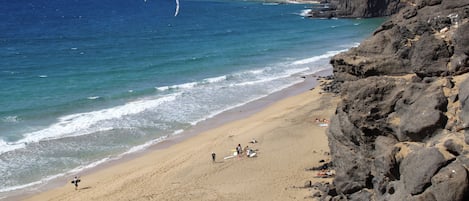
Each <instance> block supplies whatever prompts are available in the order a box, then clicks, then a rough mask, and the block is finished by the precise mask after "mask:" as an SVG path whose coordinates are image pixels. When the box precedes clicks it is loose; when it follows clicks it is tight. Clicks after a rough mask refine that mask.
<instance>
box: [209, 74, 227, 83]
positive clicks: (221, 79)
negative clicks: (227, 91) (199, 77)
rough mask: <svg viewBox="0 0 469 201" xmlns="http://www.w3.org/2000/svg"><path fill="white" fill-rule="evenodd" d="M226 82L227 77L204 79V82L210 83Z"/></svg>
mask: <svg viewBox="0 0 469 201" xmlns="http://www.w3.org/2000/svg"><path fill="white" fill-rule="evenodd" d="M225 80H226V75H223V76H218V77H212V78H206V79H204V81H205V82H208V83H216V82H222V81H225Z"/></svg>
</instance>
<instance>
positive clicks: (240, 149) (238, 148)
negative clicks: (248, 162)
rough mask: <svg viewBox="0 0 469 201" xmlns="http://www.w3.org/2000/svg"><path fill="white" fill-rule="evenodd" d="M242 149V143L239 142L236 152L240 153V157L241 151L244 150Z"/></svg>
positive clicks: (239, 155)
mask: <svg viewBox="0 0 469 201" xmlns="http://www.w3.org/2000/svg"><path fill="white" fill-rule="evenodd" d="M242 149H243V148H241V144H238V146H237V147H236V153H237V155H238V158H239V157H241V153H242V152H243V150H242Z"/></svg>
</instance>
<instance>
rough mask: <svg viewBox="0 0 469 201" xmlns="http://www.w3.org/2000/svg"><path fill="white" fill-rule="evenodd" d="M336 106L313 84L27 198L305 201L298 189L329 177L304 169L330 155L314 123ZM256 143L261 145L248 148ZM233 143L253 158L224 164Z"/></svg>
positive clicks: (323, 133) (305, 193) (303, 191)
mask: <svg viewBox="0 0 469 201" xmlns="http://www.w3.org/2000/svg"><path fill="white" fill-rule="evenodd" d="M336 103H337V98H336V97H334V96H333V94H329V93H321V90H320V87H316V88H315V89H314V90H307V91H305V92H303V93H301V94H300V95H296V96H292V97H289V98H286V99H282V100H280V101H278V102H275V103H274V104H272V105H270V106H268V107H267V108H265V109H263V110H262V111H259V112H257V113H255V114H253V115H250V116H248V117H245V118H243V119H240V120H236V121H233V122H229V123H226V124H223V125H221V126H219V127H216V128H214V129H210V130H208V131H205V132H202V133H200V134H197V135H195V136H192V137H190V138H188V139H186V140H183V141H182V142H179V143H175V144H173V145H171V146H169V147H167V148H164V149H156V150H152V151H150V152H148V153H146V154H144V155H142V156H139V157H137V158H134V159H131V160H127V161H125V162H122V163H119V164H117V165H112V166H109V167H105V168H101V169H100V170H98V171H94V172H91V173H89V174H86V173H85V174H81V175H80V177H81V180H82V181H81V183H80V185H79V188H78V190H75V189H74V186H73V185H72V184H70V181H67V182H64V183H63V185H62V186H61V187H58V188H55V189H52V190H49V191H46V192H42V193H39V194H37V195H34V196H33V197H29V198H27V199H26V200H60V201H64V200H113V201H114V200H279V201H280V200H282V201H283V200H303V199H304V198H305V197H308V196H310V195H311V192H310V190H309V189H306V188H298V187H302V186H303V185H304V183H305V182H306V181H312V182H313V183H314V182H316V181H330V180H331V179H330V178H327V179H324V178H315V176H316V174H317V172H315V171H306V170H305V169H307V168H311V167H314V166H318V165H320V163H319V161H320V160H328V158H329V156H328V145H327V137H326V129H327V127H325V126H320V123H318V122H316V121H315V119H316V118H319V119H322V118H326V119H328V118H329V117H330V116H331V114H333V112H334V109H335V105H336ZM253 138H254V139H256V140H257V141H258V142H257V143H254V144H252V143H249V142H250V141H251V139H253ZM169 144H171V143H169ZM238 144H241V146H242V147H245V146H249V147H250V148H252V149H254V150H256V153H257V157H254V158H248V157H246V156H243V157H241V158H238V157H233V158H230V159H224V157H226V156H230V155H232V154H233V152H234V150H235V147H236V146H237V145H238ZM212 152H215V153H216V161H215V162H212V158H211V153H212ZM71 179H72V178H70V180H71Z"/></svg>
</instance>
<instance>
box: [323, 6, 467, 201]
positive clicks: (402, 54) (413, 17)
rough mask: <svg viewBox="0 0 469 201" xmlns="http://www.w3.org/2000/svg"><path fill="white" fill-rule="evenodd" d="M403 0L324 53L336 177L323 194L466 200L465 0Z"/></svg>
mask: <svg viewBox="0 0 469 201" xmlns="http://www.w3.org/2000/svg"><path fill="white" fill-rule="evenodd" d="M357 2H358V1H357ZM407 4H408V5H407V6H406V7H405V8H403V9H401V10H400V12H399V13H397V14H396V15H394V16H393V17H392V18H390V19H389V20H388V21H386V22H385V23H383V24H382V25H381V26H380V27H379V28H378V29H377V30H376V31H375V32H374V34H373V36H372V37H371V38H369V39H367V40H365V41H364V42H362V43H361V44H360V46H358V47H356V48H353V49H351V50H350V51H348V52H344V53H341V54H338V55H336V56H335V57H333V58H332V60H331V64H332V65H333V71H334V76H335V82H336V83H339V84H340V85H341V87H340V96H341V102H340V103H339V104H338V106H337V108H336V112H335V114H334V115H333V117H332V118H331V124H330V127H329V129H328V138H329V147H330V150H331V155H332V160H333V163H334V166H335V169H336V177H335V179H334V182H333V186H328V187H327V188H324V189H326V190H324V192H323V194H321V195H318V196H317V197H319V198H320V200H357V201H358V200H379V201H381V200H388V201H402V200H422V201H423V200H425V201H459V200H461V201H462V200H469V175H468V170H469V73H468V72H469V1H467V0H414V1H407Z"/></svg>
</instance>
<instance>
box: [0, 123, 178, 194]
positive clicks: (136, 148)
mask: <svg viewBox="0 0 469 201" xmlns="http://www.w3.org/2000/svg"><path fill="white" fill-rule="evenodd" d="M182 131H183V130H177V131H175V132H174V133H177V132H182ZM166 138H167V136H162V137H159V138H156V139H154V140H151V141H148V142H146V143H144V144H141V145H138V146H134V147H132V148H130V149H129V150H128V151H126V152H124V153H122V154H119V155H117V156H115V157H110V156H109V157H105V158H103V159H100V160H98V161H95V162H92V163H90V164H87V165H82V166H78V167H76V168H74V169H72V170H69V171H67V172H65V173H59V174H55V175H50V176H47V177H45V178H43V179H41V180H39V181H35V182H31V183H28V184H23V185H17V186H11V187H8V188H3V189H0V193H4V192H9V191H15V190H20V189H25V188H29V187H33V186H39V185H41V184H46V183H47V182H49V181H51V180H53V179H57V178H59V177H64V176H67V175H73V174H76V173H79V172H82V171H84V170H88V169H91V168H94V167H96V166H98V165H101V164H103V163H106V162H109V161H114V160H118V159H121V158H122V157H124V156H125V155H128V154H131V153H135V152H139V151H142V150H145V149H146V148H148V147H150V146H152V145H154V144H157V143H159V142H162V141H163V140H165V139H166ZM1 143H2V141H1V140H0V145H1Z"/></svg>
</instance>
